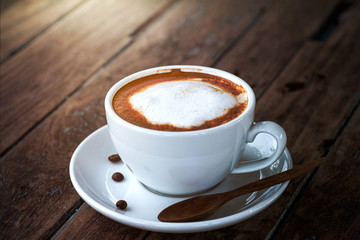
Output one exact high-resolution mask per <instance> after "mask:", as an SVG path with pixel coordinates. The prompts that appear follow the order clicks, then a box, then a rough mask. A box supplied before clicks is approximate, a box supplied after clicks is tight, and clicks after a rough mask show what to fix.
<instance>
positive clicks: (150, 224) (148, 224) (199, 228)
mask: <svg viewBox="0 0 360 240" xmlns="http://www.w3.org/2000/svg"><path fill="white" fill-rule="evenodd" d="M107 128H108V126H107V125H104V126H102V127H100V128H98V129H97V130H95V131H94V132H92V133H91V134H90V135H88V136H87V137H86V138H85V139H84V140H83V141H82V142H81V143H80V144H79V145H78V147H77V148H76V150H75V151H74V153H73V155H72V157H71V160H70V164H69V174H70V180H71V183H72V185H73V187H74V188H75V190H76V192H77V193H78V194H79V195H80V197H81V198H82V199H83V200H84V201H85V202H86V203H87V204H89V205H90V206H91V207H92V208H93V209H95V210H96V211H98V212H99V213H101V214H103V215H105V216H106V217H108V218H110V219H112V220H114V221H116V222H119V223H122V224H125V225H127V226H131V227H135V228H138V229H142V230H147V231H154V232H164V233H193V232H203V231H210V230H215V229H219V228H223V227H226V226H230V225H233V224H236V223H239V222H242V221H244V220H246V219H249V218H250V217H252V216H254V215H256V214H258V213H259V212H261V211H263V210H265V209H266V208H267V207H269V206H270V205H271V204H272V203H273V202H274V201H275V200H276V199H278V198H279V197H280V196H281V195H282V193H283V192H284V191H285V189H286V187H287V186H288V184H289V182H290V181H287V182H284V183H281V184H278V185H276V186H279V187H278V189H277V190H276V192H275V194H273V195H272V196H270V197H268V198H267V199H265V200H261V201H260V202H258V203H255V204H254V205H253V206H251V207H249V208H247V209H245V210H243V211H240V212H237V213H235V214H231V215H229V216H225V217H221V218H216V219H211V220H204V221H195V222H184V223H169V222H160V221H153V220H146V219H140V218H135V217H133V216H127V215H124V214H121V213H119V212H116V211H115V208H114V209H112V210H111V209H109V208H107V207H106V206H104V205H103V204H101V203H99V202H97V201H96V200H95V199H93V198H92V197H91V196H90V195H88V194H87V193H86V192H85V191H84V190H83V189H82V187H81V185H80V184H79V182H78V181H77V178H76V175H75V163H76V159H77V156H78V154H79V152H80V151H81V149H82V147H83V146H84V145H86V144H87V143H88V142H89V141H91V139H92V138H94V137H96V136H97V135H100V134H103V132H104V131H105V130H107ZM284 155H285V158H286V159H287V162H288V164H289V166H288V169H291V168H292V165H293V164H292V158H291V155H290V152H289V150H288V149H287V148H285V150H284ZM276 186H273V187H276ZM269 189H270V188H269ZM147 191H149V190H147ZM153 194H155V193H153ZM167 197H171V196H167Z"/></svg>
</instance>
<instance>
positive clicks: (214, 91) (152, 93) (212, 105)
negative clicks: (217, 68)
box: [130, 79, 247, 128]
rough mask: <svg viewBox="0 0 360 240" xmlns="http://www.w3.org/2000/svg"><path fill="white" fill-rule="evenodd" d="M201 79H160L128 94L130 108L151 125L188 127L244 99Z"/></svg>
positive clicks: (210, 117)
mask: <svg viewBox="0 0 360 240" xmlns="http://www.w3.org/2000/svg"><path fill="white" fill-rule="evenodd" d="M246 99H247V98H246V94H244V93H242V94H240V95H237V96H235V95H232V94H231V93H228V92H225V91H224V90H222V89H221V88H219V87H217V86H215V85H212V84H209V83H206V82H203V81H201V79H191V80H183V81H182V80H178V81H169V82H160V83H157V84H154V85H152V86H149V87H147V88H146V89H145V90H142V91H139V92H136V93H135V94H133V95H132V96H131V97H130V103H131V106H132V108H133V109H135V110H136V111H138V112H139V113H141V114H142V115H143V116H144V117H145V118H146V119H147V120H148V121H149V122H151V123H152V124H170V125H172V126H175V127H180V128H190V127H193V126H199V125H201V124H204V123H205V122H206V121H208V120H212V119H215V118H218V117H220V116H223V115H224V114H226V113H227V112H228V110H229V109H231V108H233V107H235V106H236V105H238V104H239V103H243V102H244V101H246Z"/></svg>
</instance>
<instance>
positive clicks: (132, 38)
mask: <svg viewBox="0 0 360 240" xmlns="http://www.w3.org/2000/svg"><path fill="white" fill-rule="evenodd" d="M84 2H85V1H83V2H81V4H83V3H84ZM177 2H179V1H178V0H173V1H171V2H170V3H169V4H167V5H165V6H164V7H163V8H162V9H160V10H159V11H158V12H155V13H154V15H153V16H151V17H150V18H149V20H148V21H145V22H144V24H142V25H140V26H139V27H138V28H137V29H136V30H135V31H134V32H132V33H131V34H130V35H129V37H130V40H129V43H127V44H126V45H125V46H124V47H122V48H121V49H119V50H118V51H117V52H115V54H113V55H112V56H110V57H109V59H108V60H107V61H105V62H104V63H103V64H102V65H100V66H99V67H98V68H97V69H95V70H94V72H93V73H91V74H90V76H89V77H88V78H87V79H85V80H84V81H83V82H82V83H81V84H80V85H79V86H78V87H77V88H75V89H74V90H73V91H72V92H71V93H69V94H68V95H67V96H66V97H64V99H63V100H62V101H61V102H60V103H58V104H57V105H56V106H55V107H54V108H53V109H52V110H50V111H49V112H48V113H47V114H46V115H45V116H44V117H42V118H41V119H39V120H38V121H37V122H36V123H35V124H34V125H33V126H32V127H31V128H29V129H28V130H27V131H26V132H24V134H23V135H21V136H20V137H19V138H18V139H17V140H16V141H15V142H14V143H13V144H11V145H10V146H9V147H7V148H6V149H5V150H4V151H3V152H2V153H1V154H0V162H1V159H3V158H4V157H6V155H7V154H8V153H9V152H10V151H11V149H13V148H14V147H16V145H18V144H19V143H20V142H21V141H22V140H23V139H24V137H25V136H27V135H28V134H29V133H31V132H32V131H33V130H34V129H36V127H37V126H38V125H40V124H41V123H42V122H44V121H45V120H46V119H47V118H48V117H49V116H51V115H52V114H53V113H54V112H56V110H58V109H59V108H60V107H61V106H63V105H64V104H65V103H66V101H67V99H68V98H71V97H72V96H73V95H75V94H76V93H77V92H78V91H80V90H81V89H82V88H83V86H84V85H86V84H87V83H88V82H89V81H91V79H92V77H93V76H95V75H96V74H97V73H98V72H99V71H100V70H101V69H102V68H104V67H106V66H107V65H109V64H110V63H111V62H112V61H113V60H114V59H116V58H117V57H118V56H119V55H120V54H121V53H123V52H124V51H125V50H126V49H127V48H129V47H130V46H131V45H132V44H133V43H134V42H135V39H136V37H137V36H138V35H139V33H140V32H142V31H145V29H146V28H147V27H148V26H150V25H151V24H152V23H154V22H155V21H157V20H158V19H160V18H161V16H162V15H163V14H164V13H165V12H166V10H168V9H169V8H170V7H172V6H173V5H175V3H177ZM81 4H78V5H77V6H76V7H75V8H73V9H72V10H70V11H68V12H67V13H66V14H64V15H63V16H61V17H59V18H58V19H57V20H56V21H55V22H54V23H52V24H50V25H49V26H48V27H46V28H45V29H44V30H42V31H41V32H40V33H38V34H36V35H35V36H34V37H33V38H31V40H29V41H27V42H26V43H24V44H23V45H21V46H20V47H19V48H17V49H16V50H14V51H16V53H17V52H19V51H20V50H22V49H24V48H25V47H26V46H27V45H29V44H30V43H31V42H32V41H34V40H35V39H36V38H37V37H39V36H40V35H41V34H43V33H44V32H46V31H47V30H48V29H50V28H51V26H53V25H54V24H56V23H57V22H59V21H60V20H61V19H64V18H65V17H66V16H67V15H68V14H69V13H70V12H71V11H73V10H75V9H76V8H78V7H79V6H80V5H81ZM13 55H15V54H12V55H11V56H13ZM7 58H8V57H5V58H4V59H7ZM4 62H5V61H4ZM2 63H3V61H1V64H2Z"/></svg>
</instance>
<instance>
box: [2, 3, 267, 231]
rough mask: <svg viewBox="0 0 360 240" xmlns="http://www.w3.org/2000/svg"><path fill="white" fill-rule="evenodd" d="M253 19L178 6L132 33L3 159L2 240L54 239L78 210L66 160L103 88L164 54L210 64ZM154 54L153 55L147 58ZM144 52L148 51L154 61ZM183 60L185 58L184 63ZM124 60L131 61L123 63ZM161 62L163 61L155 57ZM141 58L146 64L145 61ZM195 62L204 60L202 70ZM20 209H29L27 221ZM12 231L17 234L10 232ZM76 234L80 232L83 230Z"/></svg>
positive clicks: (91, 123)
mask: <svg viewBox="0 0 360 240" xmlns="http://www.w3.org/2000/svg"><path fill="white" fill-rule="evenodd" d="M228 2H229V3H231V2H232V1H228ZM259 12H260V9H259V8H257V7H242V6H241V5H240V6H238V7H234V6H233V5H230V6H229V5H227V4H221V3H220V2H217V1H214V2H212V3H207V2H203V1H198V2H194V1H184V2H179V3H178V4H176V5H174V6H173V7H172V8H170V9H169V10H168V11H165V13H164V15H163V16H162V17H161V18H159V20H158V21H155V22H154V23H153V24H152V25H149V26H148V27H147V28H145V30H146V31H138V33H137V34H136V36H135V39H136V42H135V43H136V44H135V43H134V44H133V45H132V46H130V47H129V48H128V49H127V50H126V52H127V51H129V53H127V54H126V55H125V56H124V57H121V58H119V59H118V60H116V61H114V65H113V63H111V64H110V65H113V67H112V68H109V67H110V65H108V66H107V67H106V69H102V70H100V71H99V72H98V73H97V74H96V76H95V77H93V78H92V79H90V80H89V81H87V83H86V84H84V85H83V87H82V88H81V89H80V90H79V91H77V92H76V93H75V94H74V95H73V96H71V97H70V98H69V99H67V101H66V102H65V103H64V104H63V105H62V106H61V107H59V108H58V109H57V110H56V111H55V112H53V113H52V114H51V115H50V116H49V117H48V118H47V119H46V120H45V121H44V122H42V123H41V124H39V125H38V127H36V128H35V129H34V130H33V131H32V132H31V133H29V134H28V135H27V136H26V137H25V138H24V139H23V141H21V142H20V143H19V144H18V145H17V146H16V147H14V149H12V150H11V151H10V152H9V153H8V154H7V155H6V156H5V157H3V159H2V160H1V163H0V164H1V165H0V166H1V167H0V173H1V176H2V178H3V179H4V181H3V186H2V191H3V192H6V193H7V194H6V196H5V197H4V199H3V200H2V201H1V204H2V205H1V210H0V212H4V215H3V217H2V219H1V221H2V224H0V229H1V228H2V229H1V230H0V232H1V231H3V232H4V234H5V235H6V234H9V233H14V232H17V234H16V235H15V237H17V238H20V237H22V236H27V237H29V238H37V237H39V236H45V237H48V236H49V235H48V234H50V231H49V230H48V229H55V231H56V230H57V229H58V228H60V227H61V226H58V225H57V228H55V227H53V226H54V225H56V224H57V222H58V220H59V219H61V218H62V216H63V215H65V213H66V215H67V216H69V215H71V213H74V212H75V210H76V208H77V207H78V206H74V205H76V203H77V201H78V200H79V195H78V194H77V193H76V192H75V190H74V189H73V187H72V185H71V183H70V179H69V176H68V165H69V159H70V157H71V155H72V153H73V151H74V150H75V148H76V147H77V145H78V144H79V143H80V142H81V141H82V139H84V138H85V137H86V136H87V135H88V134H90V133H91V132H92V131H94V130H95V129H97V128H98V127H100V126H102V125H104V124H105V118H104V109H103V99H104V97H105V93H106V92H107V91H108V89H109V88H110V86H111V85H113V84H114V83H115V82H117V81H118V80H119V79H120V78H121V77H124V76H126V75H129V74H131V73H133V72H134V71H137V70H140V69H139V68H145V67H150V66H153V65H159V64H160V62H163V63H165V60H166V59H167V61H170V60H169V59H170V57H171V56H170V55H169V54H168V52H169V49H170V50H172V52H173V53H174V55H175V54H176V55H177V56H178V57H177V58H178V59H177V60H180V59H183V60H184V63H190V62H191V61H195V62H203V63H204V64H211V62H212V61H213V57H209V56H208V54H209V51H210V50H213V51H214V54H215V55H214V56H215V57H216V55H219V54H221V52H223V51H224V49H225V48H226V47H227V45H228V44H229V43H230V42H232V41H233V40H234V39H235V38H236V36H237V35H239V34H240V33H241V32H242V31H243V30H244V29H245V28H246V27H247V26H248V25H249V24H250V23H251V22H252V21H253V19H254V18H256V17H257V16H258V14H259ZM196 13H198V15H196ZM200 13H201V17H200V16H199V14H200ZM185 16H188V18H186V17H185ZM229 16H232V17H229ZM229 18H230V20H231V21H232V23H233V24H234V25H230V24H225V26H224V22H225V23H227V21H229V20H228V19H229ZM183 19H188V20H186V21H184V20H183ZM208 27H211V28H212V33H211V35H210V37H208V34H210V33H208V32H207V31H204V30H203V31H199V29H202V28H204V29H205V28H208ZM159 30H161V31H159ZM148 32H152V34H150V33H148ZM187 34H189V35H192V36H193V35H194V34H196V36H198V37H199V41H200V40H202V41H203V43H202V46H203V47H202V48H199V52H197V50H196V51H192V50H193V49H194V48H195V47H196V46H197V44H199V43H194V42H193V41H191V39H192V38H188V39H187V40H186V41H182V40H181V38H180V37H182V36H184V37H185V36H186V35H187ZM211 36H213V37H211ZM150 43H151V44H150ZM138 44H139V45H138ZM162 44H164V45H162ZM166 44H168V45H166ZM135 45H136V46H135ZM156 46H160V47H158V48H157V49H154V50H152V49H153V48H156ZM161 46H163V47H161ZM165 46H167V47H165ZM130 48H132V49H130ZM129 49H130V50H129ZM137 50H139V52H138V51H137ZM145 51H154V53H156V56H153V55H151V54H150V53H146V52H145ZM189 52H192V56H191V58H190V57H189V55H188V54H189ZM124 53H125V52H124ZM124 53H123V54H124ZM195 53H196V54H195ZM132 54H134V55H136V57H137V58H134V57H132V58H129V59H127V58H128V57H129V56H131V55H132ZM162 55H163V56H164V57H161V56H162ZM190 55H191V54H190ZM120 56H122V54H121V55H120ZM180 56H181V57H180ZM147 58H150V61H149V60H148V59H147ZM203 59H207V60H206V62H205V61H204V60H203ZM113 69H116V71H117V73H116V74H115V73H113V72H112V70H113ZM18 169H21V170H22V171H23V173H22V175H19V174H18ZM47 193H48V194H47ZM73 206H74V207H73ZM26 209H32V210H31V213H30V211H27V210H26ZM86 209H88V208H83V209H82V210H81V211H79V212H78V213H77V214H76V215H75V217H74V219H78V218H79V217H80V218H81V219H82V218H83V217H84V218H85V219H86V217H87V216H90V215H91V214H93V212H92V213H90V214H89V213H86V212H87V210H86ZM84 210H86V212H85V211H84ZM83 211H84V215H83ZM48 215H51V216H52V219H48V218H47V217H46V216H48ZM35 216H36V217H35ZM77 221H80V220H77ZM84 221H85V220H84ZM104 224H110V225H111V224H112V221H111V220H109V219H107V218H104ZM90 227H91V228H94V229H95V230H96V229H98V230H99V231H94V232H92V233H93V234H96V233H97V232H100V231H101V229H102V228H101V225H98V224H96V223H92V224H91V225H90V224H89V228H90ZM20 228H21V229H24V230H23V231H18V230H19V229H20ZM116 228H117V229H119V228H120V227H119V226H117V227H116ZM121 228H125V227H124V226H122V227H121ZM63 231H65V232H64V234H61V236H67V238H70V237H73V236H74V232H77V233H76V234H79V235H83V234H84V235H86V236H87V234H86V233H81V232H78V230H77V229H76V224H74V225H69V228H68V227H65V228H64V230H63ZM81 231H84V232H85V231H86V229H85V228H84V229H81ZM67 234H68V235H67ZM108 234H109V235H111V234H113V233H108ZM128 234H130V235H131V233H128ZM124 235H126V233H124ZM95 236H96V235H95ZM104 238H106V235H105V236H104Z"/></svg>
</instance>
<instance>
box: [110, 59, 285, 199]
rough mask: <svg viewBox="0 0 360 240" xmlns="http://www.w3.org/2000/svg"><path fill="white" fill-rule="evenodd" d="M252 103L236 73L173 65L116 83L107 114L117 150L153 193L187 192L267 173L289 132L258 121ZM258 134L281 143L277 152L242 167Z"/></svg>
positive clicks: (282, 148)
mask: <svg viewBox="0 0 360 240" xmlns="http://www.w3.org/2000/svg"><path fill="white" fill-rule="evenodd" d="M255 102H256V101H255V95H254V92H253V90H252V89H251V87H250V86H249V85H248V84H247V83H246V82H245V81H244V80H242V79H240V78H239V77H237V76H235V75H233V74H230V73H228V72H225V71H222V70H219V69H214V68H209V67H202V66H189V65H176V66H164V67H156V68H151V69H147V70H143V71H140V72H137V73H134V74H132V75H130V76H127V77H125V78H123V79H122V80H120V81H119V82H117V83H116V84H115V85H114V86H113V87H111V89H110V90H109V91H108V93H107V95H106V98H105V113H106V119H107V123H108V128H109V133H110V136H111V140H112V142H113V144H114V147H115V149H116V151H117V152H118V154H119V155H120V156H121V158H122V160H123V162H124V163H125V164H126V166H127V167H128V168H129V170H130V171H131V172H132V173H133V174H134V176H135V177H136V178H137V179H138V180H139V181H140V182H141V183H143V184H144V185H145V186H146V187H147V188H149V189H151V190H153V191H155V192H160V193H162V194H170V195H187V194H193V193H197V192H201V191H205V190H207V189H210V188H212V187H214V186H215V185H216V184H218V183H219V182H221V181H222V180H223V179H224V178H226V177H227V176H229V175H230V174H234V173H246V172H251V171H256V170H260V169H262V168H265V167H267V166H269V165H271V164H272V163H273V162H275V161H276V160H277V159H279V157H280V156H281V155H282V154H283V151H284V149H285V147H286V134H285V131H284V130H283V129H282V128H281V127H280V126H279V125H278V124H276V123H273V122H269V121H264V122H257V123H254V115H255ZM259 133H263V134H264V133H265V134H269V135H271V136H272V137H273V138H274V139H275V140H276V149H275V150H274V152H273V154H272V155H271V156H269V157H266V158H264V159H261V160H258V161H251V160H249V161H247V160H246V161H245V162H241V163H240V164H238V163H239V162H240V160H242V158H243V152H244V149H245V147H246V146H247V143H249V142H252V141H253V140H254V139H255V137H256V136H257V135H258V134H259ZM264 144H267V143H264ZM272 144H273V142H272V143H271V146H273V145H272ZM264 147H268V146H264Z"/></svg>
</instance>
